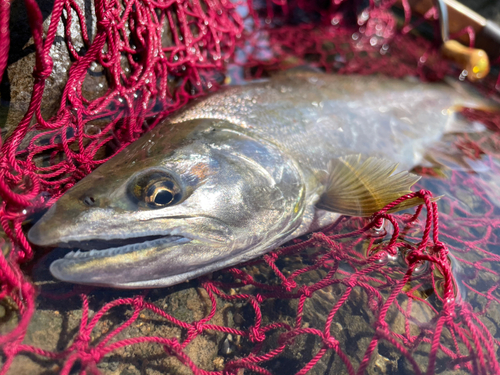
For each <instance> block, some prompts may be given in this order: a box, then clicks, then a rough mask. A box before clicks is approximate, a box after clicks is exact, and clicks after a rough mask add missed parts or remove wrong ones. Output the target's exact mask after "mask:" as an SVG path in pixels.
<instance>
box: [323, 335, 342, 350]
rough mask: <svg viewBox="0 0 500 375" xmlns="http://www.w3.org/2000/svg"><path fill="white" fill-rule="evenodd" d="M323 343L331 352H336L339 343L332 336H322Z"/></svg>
mask: <svg viewBox="0 0 500 375" xmlns="http://www.w3.org/2000/svg"><path fill="white" fill-rule="evenodd" d="M323 343H324V344H325V345H326V346H327V347H328V348H330V349H333V350H336V349H337V348H338V346H339V342H338V341H337V340H336V339H335V338H334V337H333V336H323Z"/></svg>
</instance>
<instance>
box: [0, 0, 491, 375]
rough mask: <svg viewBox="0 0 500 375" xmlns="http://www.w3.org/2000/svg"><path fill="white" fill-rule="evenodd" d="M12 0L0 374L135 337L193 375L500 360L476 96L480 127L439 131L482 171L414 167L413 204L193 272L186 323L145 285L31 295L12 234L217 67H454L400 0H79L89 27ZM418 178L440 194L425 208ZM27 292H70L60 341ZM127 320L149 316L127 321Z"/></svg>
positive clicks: (18, 235) (5, 9) (61, 7)
mask: <svg viewBox="0 0 500 375" xmlns="http://www.w3.org/2000/svg"><path fill="white" fill-rule="evenodd" d="M25 3H26V7H27V10H28V16H29V22H30V27H31V30H32V34H33V40H34V44H35V47H36V66H35V67H34V73H33V75H34V77H35V81H34V86H33V93H32V99H31V102H30V105H29V109H28V111H27V113H26V115H25V117H24V118H23V120H22V121H21V122H20V123H19V125H18V126H17V127H16V129H15V131H14V132H13V133H12V134H11V135H10V136H9V137H8V138H7V139H6V140H5V141H4V142H3V144H2V149H1V150H2V151H1V158H0V195H1V197H2V198H1V199H2V200H1V207H0V221H1V224H2V227H3V230H4V231H5V234H6V236H5V239H2V241H3V243H2V248H3V249H4V251H3V255H1V256H0V282H1V294H0V298H1V299H2V306H3V307H4V310H5V309H8V310H9V311H10V312H11V314H12V315H15V317H16V319H13V320H12V319H11V321H13V323H11V324H10V326H9V327H10V328H9V329H4V330H3V331H2V335H1V336H0V348H1V350H2V353H3V362H2V369H1V372H0V373H1V374H5V373H7V372H8V371H9V369H12V371H19V369H20V368H22V367H23V365H22V364H21V365H19V363H18V364H17V367H16V360H17V361H19V358H24V359H22V360H24V361H26V360H27V359H26V358H35V360H37V361H42V362H43V364H44V365H45V366H46V368H49V371H52V372H60V373H61V374H69V373H72V372H78V373H81V374H97V373H101V372H105V373H106V372H108V370H109V368H103V367H100V366H101V365H102V363H104V362H106V360H107V359H109V358H110V357H112V356H113V355H115V354H117V353H118V354H120V355H123V353H124V352H123V350H124V348H130V347H137V346H140V345H145V344H148V345H149V346H148V348H151V347H153V349H151V352H152V353H158V350H159V354H157V355H158V356H160V357H161V358H165V357H169V358H176V359H177V361H178V362H179V363H180V366H181V368H183V369H184V370H186V371H187V370H190V371H192V372H193V373H195V374H207V373H213V372H214V373H220V374H222V373H225V374H229V373H231V374H239V373H242V372H241V370H242V369H247V370H250V371H249V373H251V372H254V373H262V374H271V373H282V371H283V369H285V368H289V367H290V368H291V371H293V372H295V373H297V374H304V373H306V372H308V371H309V370H312V372H313V373H329V372H331V373H349V374H355V373H356V374H361V373H381V372H382V373H415V374H422V373H427V374H434V373H445V372H446V371H452V370H460V371H463V372H470V373H474V374H498V373H500V366H499V363H498V359H497V358H498V355H497V353H498V349H499V344H500V342H499V340H498V335H497V334H496V329H497V328H496V327H497V325H498V324H499V323H500V319H496V318H495V316H496V315H495V311H497V310H499V302H500V294H499V290H498V286H499V272H500V269H499V264H500V262H499V261H500V259H499V257H500V256H499V255H498V254H497V253H498V246H499V240H498V228H499V224H500V211H499V209H498V207H500V205H498V204H497V203H496V202H497V200H498V198H499V196H498V193H497V192H496V190H497V189H498V183H497V181H498V177H496V176H499V175H500V174H499V172H500V171H499V166H500V164H499V162H498V160H499V159H498V157H499V156H500V155H498V150H500V147H499V146H500V144H499V143H500V137H499V135H498V127H499V124H500V117H498V115H494V116H493V115H491V114H489V113H485V112H481V111H477V110H466V111H465V112H464V115H466V116H467V117H469V118H470V119H472V120H480V121H481V122H483V123H485V124H486V125H487V127H488V128H489V129H490V130H491V132H490V133H488V134H487V135H477V134H466V135H462V136H460V137H459V138H457V139H454V140H453V144H454V147H456V148H457V149H458V150H460V151H461V152H462V153H463V154H464V155H466V156H467V157H469V158H470V159H471V160H479V159H480V160H482V162H483V163H484V164H485V165H487V166H488V172H487V173H485V174H481V173H480V174H469V173H467V172H460V171H453V172H449V173H448V176H447V177H448V178H447V179H443V178H434V176H436V175H437V173H439V172H437V170H436V169H428V168H422V170H421V171H422V173H423V174H425V175H426V176H427V177H426V178H424V179H423V181H422V182H421V184H422V185H421V186H420V187H421V189H422V190H420V191H418V192H416V193H414V194H413V195H419V196H420V197H422V198H423V199H424V200H425V202H426V204H425V210H423V207H420V208H418V209H417V210H416V212H415V213H414V214H412V215H410V214H407V215H389V214H387V213H385V212H386V210H387V209H388V207H387V208H386V210H383V211H382V212H380V213H378V214H377V215H376V216H375V217H373V218H371V219H370V220H364V219H357V218H343V219H342V220H341V221H340V222H338V223H336V224H335V225H334V226H332V227H331V228H327V229H325V230H324V231H323V232H320V233H315V234H313V235H312V236H310V237H309V238H308V239H298V240H295V241H294V243H293V244H291V245H289V246H287V247H284V248H280V249H278V250H275V251H273V252H271V253H269V254H267V255H265V256H264V257H263V258H261V259H257V260H255V261H253V262H250V263H247V264H245V265H242V266H239V267H235V268H231V269H229V270H226V272H224V273H217V274H215V275H214V276H212V278H209V277H204V278H201V279H200V281H199V295H200V301H202V302H200V306H202V308H201V307H200V309H199V310H200V311H201V312H200V311H199V313H198V315H200V314H201V316H198V315H196V314H194V315H193V316H190V317H188V318H186V317H183V316H182V314H180V313H179V312H178V309H177V310H175V309H173V308H169V307H165V306H163V305H162V304H161V303H160V299H159V298H158V297H157V296H156V294H155V293H161V292H157V291H155V292H148V293H137V295H131V296H130V297H125V298H124V297H118V296H116V295H115V296H114V295H113V294H112V292H110V296H111V297H109V298H107V299H106V298H103V299H102V301H101V300H99V301H97V302H95V303H94V305H95V306H94V307H93V308H92V309H93V312H91V311H90V305H89V303H91V301H90V302H89V299H90V300H92V299H96V294H95V293H97V292H96V291H95V290H92V289H89V288H82V287H73V286H70V287H68V288H69V289H68V290H66V289H64V288H63V289H62V291H56V292H54V291H44V290H43V287H41V286H40V285H36V286H35V284H34V283H33V282H32V281H31V277H30V275H32V274H33V272H34V271H33V269H32V268H33V265H34V264H35V262H33V261H32V262H30V261H31V260H32V259H33V257H34V254H33V250H32V248H31V246H30V244H29V243H28V242H27V240H26V237H25V231H23V229H24V224H23V223H24V222H25V220H26V219H27V218H29V217H30V215H32V214H33V213H36V212H39V211H40V210H42V209H43V208H46V207H48V206H50V205H51V204H52V203H53V202H54V201H55V200H56V199H57V198H58V197H59V196H60V195H61V194H63V193H64V192H65V191H66V190H67V189H68V188H70V187H71V186H72V185H74V184H75V183H76V182H77V181H78V180H80V179H81V178H82V177H84V176H85V175H87V174H88V173H90V172H91V171H92V170H93V169H95V168H96V167H97V166H98V165H100V164H102V163H104V162H105V161H106V160H108V159H109V158H110V157H111V156H112V155H114V154H115V153H117V152H119V151H121V150H122V149H123V148H124V147H126V146H127V145H128V144H130V143H131V142H132V141H134V140H135V139H137V138H138V137H139V135H140V134H142V133H143V132H144V131H146V130H147V129H149V128H151V127H154V126H155V125H156V124H158V123H159V122H160V121H161V119H163V118H164V117H165V116H166V115H168V114H169V113H171V112H172V111H175V110H177V109H178V108H180V107H181V106H182V105H184V104H185V103H186V102H187V101H188V100H189V99H190V98H193V97H196V96H200V95H204V94H206V93H207V92H209V91H212V90H216V89H217V87H218V86H219V84H220V83H221V79H220V74H219V73H218V72H224V71H225V70H226V67H227V68H228V71H229V72H230V77H231V79H232V81H238V80H239V79H241V78H242V77H243V76H244V75H247V76H249V75H252V76H261V75H262V74H266V73H267V72H268V71H270V70H277V69H284V68H287V67H291V66H296V65H303V64H304V63H307V64H309V65H315V66H318V67H322V68H325V69H326V70H327V71H335V72H338V73H340V74H347V73H361V74H370V73H384V74H387V75H390V76H397V77H401V76H405V75H417V76H418V77H420V78H421V79H423V80H437V79H440V78H442V77H444V75H445V74H449V73H452V74H456V72H455V71H454V70H453V68H452V67H450V66H449V64H448V63H447V62H445V61H443V60H442V59H441V58H440V57H439V52H438V51H437V48H436V47H437V46H436V45H434V44H433V43H431V42H429V41H427V40H425V39H423V38H420V37H415V36H412V35H410V31H411V29H412V28H413V27H414V25H415V24H410V22H409V21H410V19H411V13H410V10H409V8H408V6H406V5H407V4H406V3H405V2H404V4H405V7H404V8H405V20H406V22H405V24H404V25H403V27H402V28H401V27H400V28H397V23H396V20H395V18H394V15H393V13H392V12H391V6H392V5H393V3H394V1H381V2H377V5H376V4H375V2H370V4H369V6H368V7H367V8H366V9H362V8H361V7H360V5H359V4H358V3H357V2H355V1H347V0H346V1H333V2H308V1H300V0H298V1H288V2H287V1H267V2H264V1H249V2H244V1H241V2H236V1H234V2H231V1H223V0H218V1H205V0H201V1H194V0H191V1H188V0H177V1H158V2H157V1H137V0H125V1H104V0H95V16H96V18H97V31H96V33H95V35H93V36H92V35H88V34H87V27H86V25H85V17H84V14H83V11H82V9H81V7H80V6H79V5H78V3H77V2H76V1H74V0H56V1H55V2H54V7H53V11H52V15H51V22H50V26H49V28H48V31H47V33H46V35H43V31H42V16H41V13H40V10H39V8H38V5H37V3H36V2H35V1H33V0H25ZM0 7H1V8H0V11H1V13H0V72H3V70H4V69H5V67H6V63H7V53H8V48H9V38H8V35H9V29H8V23H9V7H10V4H9V3H8V2H0ZM431 13H432V12H429V14H428V15H427V16H429V17H430V16H431ZM61 26H62V27H63V28H64V31H65V43H66V46H67V48H68V53H69V54H70V56H71V59H72V65H71V68H70V71H69V78H68V81H67V83H66V86H65V88H64V91H63V93H62V97H61V101H60V103H61V104H60V107H59V110H58V111H57V114H56V115H55V116H53V117H52V118H50V119H44V118H42V116H41V108H42V106H43V100H42V94H43V91H44V86H45V83H46V80H47V78H48V77H50V75H51V74H52V67H53V63H54V62H53V60H52V58H51V54H50V51H51V46H52V45H53V43H54V40H55V36H56V33H57V28H58V27H61ZM75 29H76V30H78V31H79V33H80V36H81V39H82V40H83V44H84V48H82V49H80V50H77V48H76V47H75V44H74V43H73V41H72V38H74V34H73V32H74V30H75ZM466 31H467V30H465V31H464V32H466ZM227 64H229V65H227ZM96 66H97V67H101V68H102V69H103V70H104V71H105V72H106V78H107V82H108V88H107V90H106V91H105V93H104V94H103V95H99V97H97V98H86V97H84V95H83V91H82V85H83V83H84V81H85V79H87V78H88V75H89V74H90V73H89V71H91V70H92V69H95V67H96ZM486 87H488V86H486ZM490 87H493V83H490ZM483 89H484V88H483ZM485 90H486V89H485ZM32 118H34V119H35V120H36V121H32ZM110 150H111V152H110ZM425 189H427V190H425ZM428 190H432V191H433V192H434V193H435V194H442V193H443V192H445V193H446V196H445V197H444V198H442V199H441V201H440V203H439V205H440V210H439V215H438V209H437V204H436V203H433V202H431V196H432V195H431V193H429V191H428ZM411 197H412V196H407V197H403V198H401V200H404V199H409V198H411ZM464 197H469V198H464ZM464 202H465V203H464ZM397 203H398V201H396V202H394V203H393V205H395V204H397ZM438 216H439V217H438ZM382 224H384V226H382ZM28 225H29V224H28ZM401 254H403V256H401ZM35 268H36V266H35ZM40 291H41V293H42V294H41V296H40V297H38V298H39V299H40V298H41V297H43V299H44V301H47V300H51V301H54V303H55V304H56V306H57V303H61V301H62V300H65V299H66V298H70V297H71V296H74V295H75V294H77V295H78V294H81V298H82V300H83V305H81V306H82V310H81V315H80V316H79V317H78V320H79V322H80V323H79V326H78V327H75V329H74V330H73V331H72V332H73V333H72V334H70V335H69V338H67V340H66V341H65V345H62V346H63V347H57V348H55V349H50V350H49V349H46V348H45V347H44V345H42V344H39V343H38V342H37V341H36V340H34V339H33V337H31V336H30V335H29V334H27V332H28V333H29V329H28V328H29V327H31V326H30V322H31V324H32V325H33V324H35V323H33V321H34V320H33V319H35V322H39V320H36V319H37V318H36V316H37V315H36V314H37V311H38V310H37V309H36V308H35V307H36V304H37V294H38V293H40ZM167 291H168V290H167ZM175 291H176V292H179V291H182V288H181V289H175ZM89 296H90V297H89ZM170 301H171V300H170ZM280 306H281V307H280ZM120 309H121V310H120ZM227 309H229V310H231V311H233V310H234V311H233V313H232V314H233V319H232V320H231V321H229V320H227V319H224V318H221V316H222V317H223V316H224V311H226V310H227ZM123 311H126V314H125V315H124V316H125V317H122V315H123ZM176 311H177V312H176ZM57 314H59V312H57ZM57 314H56V312H54V319H56V315H57ZM110 315H113V316H115V318H114V320H113V319H112V321H113V324H110V323H109V321H110V320H109V319H110ZM237 317H239V318H237ZM144 321H148V322H149V323H144ZM151 321H155V322H161V325H162V327H167V328H168V329H167V330H166V331H165V330H161V329H159V328H158V324H160V323H157V324H156V325H151V324H150V322H151ZM354 321H358V322H359V324H358V325H357V326H354V325H353V323H352V322H354ZM143 323H144V324H146V326H148V327H149V328H152V330H150V331H147V332H144V331H141V330H140V329H139V328H138V327H141V326H142V324H143ZM148 324H149V325H148ZM49 326H50V324H49ZM106 327H107V328H106ZM207 335H208V336H209V335H211V336H210V337H213V340H214V342H216V343H217V345H221V348H219V349H218V348H216V349H215V350H214V351H213V353H215V354H213V356H212V357H210V358H211V359H212V361H209V362H208V363H205V362H203V361H202V360H201V359H200V358H197V357H196V355H195V354H196V353H195V352H196V350H195V349H193V347H194V348H196V346H195V344H196V343H200V342H202V343H203V342H205V341H200V340H201V338H203V337H207ZM353 343H355V344H353ZM228 348H229V349H228ZM155 350H157V351H156V352H155ZM221 352H222V353H224V355H222V354H220V353H221ZM134 353H137V352H134ZM135 355H137V354H135ZM30 356H31V357H30ZM146 357H148V355H146V354H144V358H146ZM148 358H149V357H148ZM122 360H123V358H122ZM280 361H281V362H280ZM144 363H146V362H142V366H143V368H146V370H144V372H145V373H149V372H151V373H154V371H158V372H157V373H165V371H167V369H169V368H170V367H168V366H171V365H172V364H171V363H170V362H169V363H168V366H167V365H165V364H163V365H162V366H167V367H159V368H157V369H155V368H150V367H148V365H147V363H146V365H145V364H144ZM51 366H52V367H51ZM144 366H145V367H144ZM172 366H173V365H172ZM175 368H177V367H175ZM146 371H149V372H146ZM176 371H181V370H176ZM109 372H110V373H112V371H111V370H109ZM188 372H189V371H188ZM16 373H17V372H16ZM181 373H182V371H181ZM245 373H247V372H246V371H245Z"/></svg>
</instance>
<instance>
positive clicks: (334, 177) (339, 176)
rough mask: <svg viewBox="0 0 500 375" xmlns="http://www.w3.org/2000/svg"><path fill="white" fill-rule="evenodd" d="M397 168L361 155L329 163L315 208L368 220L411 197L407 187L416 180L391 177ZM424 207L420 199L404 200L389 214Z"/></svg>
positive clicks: (403, 175) (404, 175)
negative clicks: (382, 210)
mask: <svg viewBox="0 0 500 375" xmlns="http://www.w3.org/2000/svg"><path fill="white" fill-rule="evenodd" d="M397 167H398V164H395V163H392V162H390V161H388V160H385V159H379V158H375V157H370V158H368V159H366V160H365V161H361V155H349V156H345V157H342V158H337V159H333V160H331V161H330V163H329V164H328V181H327V184H326V190H325V192H324V193H323V195H322V196H321V197H320V200H319V202H318V203H317V205H316V206H317V207H318V208H320V209H323V210H328V211H332V212H337V213H340V214H343V215H349V216H371V215H373V214H374V213H376V212H378V211H380V210H381V209H382V208H384V207H385V206H386V205H388V204H389V203H391V202H393V201H395V200H396V199H398V198H400V197H402V196H403V195H406V194H409V193H411V190H410V187H411V186H412V185H413V184H415V183H416V182H417V181H418V180H419V179H420V177H419V176H416V175H414V174H411V173H408V172H407V171H403V172H399V173H396V174H393V173H394V171H395V170H396V168H397ZM422 203H424V201H423V200H422V199H421V198H413V199H408V200H406V201H404V202H402V203H401V204H399V205H397V206H396V207H394V208H393V209H391V210H389V212H395V211H399V210H402V209H405V208H409V207H413V206H417V205H419V204H422Z"/></svg>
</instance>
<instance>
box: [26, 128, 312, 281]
mask: <svg viewBox="0 0 500 375" xmlns="http://www.w3.org/2000/svg"><path fill="white" fill-rule="evenodd" d="M225 125H227V124H225V122H215V123H214V121H212V120H210V121H208V120H196V121H192V123H190V124H181V125H172V126H171V128H169V131H168V132H166V131H165V127H164V126H163V127H162V126H159V127H157V128H156V129H155V130H154V131H152V132H150V133H148V134H147V135H146V136H144V137H142V138H141V139H140V140H139V141H137V142H136V143H134V144H132V145H131V146H129V147H128V148H127V149H125V150H124V152H123V153H121V154H119V155H118V156H116V157H114V158H113V159H111V160H110V161H108V162H107V163H105V164H103V165H102V166H100V167H99V168H97V169H96V170H95V171H94V172H93V173H91V174H90V175H88V176H87V177H85V178H84V179H83V180H81V181H80V182H79V183H77V184H76V185H75V186H73V187H72V188H71V189H70V190H68V192H67V193H66V194H64V195H63V196H62V197H61V198H60V199H59V200H58V201H57V202H56V203H55V204H54V205H53V206H52V207H51V208H50V209H49V210H48V212H47V213H46V214H45V215H44V216H43V217H42V218H41V219H40V220H39V221H38V222H37V223H36V224H35V225H34V226H33V228H32V229H31V230H30V232H29V234H28V237H29V240H30V241H31V242H32V243H34V244H37V245H40V246H61V247H69V248H73V249H75V250H76V249H78V250H76V251H71V252H69V253H68V254H66V256H65V257H64V258H62V259H58V260H56V261H54V262H53V263H52V264H51V266H50V271H51V273H52V274H53V276H55V277H56V278H58V279H60V280H63V281H67V282H74V283H80V284H90V285H99V286H111V287H119V288H142V287H158V286H169V285H173V284H176V283H179V282H183V281H186V280H189V279H192V278H194V277H197V276H199V275H203V274H205V273H207V272H211V271H214V270H217V269H220V268H223V267H226V266H229V265H232V264H235V263H238V262H241V261H244V260H247V259H251V258H253V257H255V256H256V254H257V253H259V252H260V253H262V251H263V250H267V249H268V248H269V247H270V246H272V245H273V244H275V243H276V241H277V240H278V239H279V238H281V237H283V236H284V235H286V233H288V232H290V230H293V228H294V227H296V226H297V223H298V218H299V216H300V212H301V210H302V206H303V203H304V202H303V201H304V197H303V187H302V185H301V182H300V174H299V173H298V171H297V169H296V168H295V167H294V166H293V165H292V164H290V163H289V162H288V160H283V156H282V155H281V154H280V152H279V150H278V149H276V148H275V147H274V146H272V145H266V144H263V143H262V142H260V141H259V140H256V139H254V138H252V137H250V136H248V135H245V134H242V133H240V132H238V131H235V130H233V129H231V128H229V127H227V126H225ZM176 126H178V127H181V126H185V127H186V128H188V129H189V130H190V131H189V133H188V134H184V136H183V137H179V136H178V134H176V133H175V127H176ZM172 127H173V128H174V130H172ZM183 132H184V133H186V130H183ZM280 163H281V164H280ZM257 255H258V254H257Z"/></svg>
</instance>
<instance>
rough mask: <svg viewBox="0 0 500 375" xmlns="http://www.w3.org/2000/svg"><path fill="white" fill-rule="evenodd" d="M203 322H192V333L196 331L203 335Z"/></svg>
mask: <svg viewBox="0 0 500 375" xmlns="http://www.w3.org/2000/svg"><path fill="white" fill-rule="evenodd" d="M203 325H204V324H203V323H202V322H193V323H192V324H191V327H189V328H190V331H191V332H192V333H196V334H197V335H201V334H202V333H203Z"/></svg>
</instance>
